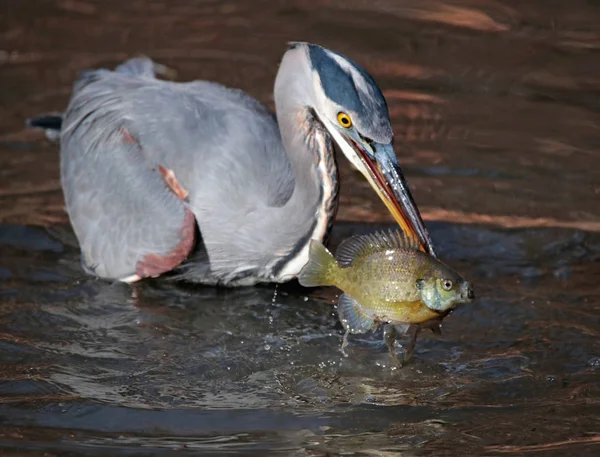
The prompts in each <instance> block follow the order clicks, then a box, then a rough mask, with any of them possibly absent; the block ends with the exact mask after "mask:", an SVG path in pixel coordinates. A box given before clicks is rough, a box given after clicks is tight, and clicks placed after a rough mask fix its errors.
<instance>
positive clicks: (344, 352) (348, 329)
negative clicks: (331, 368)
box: [340, 327, 350, 357]
mask: <svg viewBox="0 0 600 457" xmlns="http://www.w3.org/2000/svg"><path fill="white" fill-rule="evenodd" d="M349 334H350V327H348V328H347V329H346V333H344V341H342V347H341V349H340V350H341V351H342V354H344V357H348V352H346V348H347V347H348V335H349Z"/></svg>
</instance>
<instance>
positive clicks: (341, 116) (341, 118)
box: [337, 113, 352, 129]
mask: <svg viewBox="0 0 600 457" xmlns="http://www.w3.org/2000/svg"><path fill="white" fill-rule="evenodd" d="M337 120H338V122H339V123H340V125H341V126H342V127H345V128H347V129H349V128H350V127H352V119H350V116H348V115H347V114H346V113H338V115H337Z"/></svg>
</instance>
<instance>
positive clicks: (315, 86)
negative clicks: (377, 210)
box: [288, 43, 435, 255]
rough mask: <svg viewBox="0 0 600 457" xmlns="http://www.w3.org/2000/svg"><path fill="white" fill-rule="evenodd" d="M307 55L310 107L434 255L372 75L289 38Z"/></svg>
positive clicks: (297, 50) (332, 54)
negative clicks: (399, 161) (394, 144)
mask: <svg viewBox="0 0 600 457" xmlns="http://www.w3.org/2000/svg"><path fill="white" fill-rule="evenodd" d="M288 52H294V53H297V55H298V56H299V58H300V59H307V65H306V66H305V68H307V69H308V71H310V80H311V82H312V85H311V89H312V90H311V92H312V94H311V103H312V105H313V106H311V108H312V109H313V110H314V112H315V114H316V117H317V118H318V120H319V121H320V122H321V123H322V124H323V126H324V127H325V128H326V129H327V131H328V132H329V134H330V135H331V137H332V138H333V140H334V141H335V143H336V144H337V145H338V147H339V149H340V150H341V151H342V152H343V154H344V155H345V156H346V157H347V158H348V159H349V160H350V162H352V163H353V164H354V166H356V168H357V169H358V170H359V171H360V172H361V173H362V174H363V175H364V176H365V177H366V179H367V180H368V182H369V183H370V184H371V186H372V187H373V188H374V189H375V191H376V192H377V194H378V195H379V197H380V198H381V199H382V200H383V202H384V203H385V205H386V207H387V208H388V210H389V211H390V212H391V213H392V215H393V216H394V218H395V219H396V221H397V222H398V223H399V225H400V226H401V227H402V229H403V230H404V232H406V233H407V234H410V235H413V236H415V237H416V238H417V239H418V240H419V241H420V244H421V247H422V249H423V250H424V251H425V252H427V253H429V254H432V255H435V252H434V248H433V243H432V241H431V238H430V236H429V233H428V232H427V229H426V228H425V225H424V223H423V220H422V218H421V215H420V213H419V210H418V209H417V206H416V204H415V202H414V200H413V198H412V195H411V193H410V190H409V188H408V185H407V183H406V180H405V179H404V175H403V173H402V170H401V169H400V165H399V164H398V159H397V158H396V153H395V151H394V146H393V142H394V141H393V140H394V135H393V131H392V126H391V123H390V116H389V111H388V107H387V103H386V101H385V98H384V96H383V94H382V93H381V90H380V89H379V87H378V86H377V84H376V83H375V81H374V80H373V78H372V77H371V76H370V75H369V74H368V73H367V72H366V71H365V70H364V69H363V68H362V67H360V66H359V65H358V64H356V63H355V62H353V61H352V60H350V59H348V58H347V57H344V56H342V55H341V54H338V53H335V52H333V51H330V50H328V49H325V48H323V47H321V46H317V45H314V44H308V43H292V44H291V45H290V51H288Z"/></svg>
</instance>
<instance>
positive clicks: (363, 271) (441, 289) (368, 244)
mask: <svg viewBox="0 0 600 457" xmlns="http://www.w3.org/2000/svg"><path fill="white" fill-rule="evenodd" d="M298 282H299V283H300V284H301V285H302V286H304V287H319V286H335V287H337V288H338V289H340V290H341V291H342V292H343V293H342V295H341V296H340V298H339V301H338V306H337V310H338V317H339V320H340V322H341V323H342V326H343V327H344V330H345V331H346V333H345V334H344V339H343V343H342V347H341V350H342V353H343V354H344V355H345V356H347V353H346V347H347V346H348V344H349V343H348V336H349V335H350V334H361V333H367V332H369V331H372V330H375V329H377V328H378V327H379V326H381V325H383V326H384V341H385V343H386V345H387V347H388V349H389V352H390V355H391V357H392V363H393V364H394V365H397V366H398V365H399V366H403V365H404V364H406V363H407V362H408V361H409V360H410V359H411V357H412V354H413V351H414V347H415V344H416V340H417V336H418V334H419V332H420V331H421V330H422V329H424V328H429V329H430V330H432V331H433V332H434V333H436V334H439V333H441V329H440V327H441V321H442V320H443V319H444V318H445V317H446V316H447V315H448V314H450V313H451V312H452V311H453V310H454V309H455V308H456V307H457V306H458V305H460V304H465V303H470V302H472V301H473V300H474V298H475V293H474V291H473V287H472V285H471V283H470V282H469V281H466V280H465V279H464V278H463V277H462V276H461V275H460V274H459V273H457V272H456V271H455V270H453V269H452V268H450V267H449V266H448V265H446V264H445V263H443V262H441V261H440V260H439V259H437V258H435V257H432V256H430V255H428V254H426V253H424V252H422V251H421V250H420V246H419V243H418V241H417V240H416V239H415V238H413V237H411V236H408V235H406V234H405V233H404V232H402V231H398V230H389V231H387V232H385V231H379V232H374V233H371V234H367V235H356V236H353V237H351V238H348V239H346V240H344V241H343V242H342V243H341V244H340V245H339V247H338V249H337V250H336V253H335V257H334V256H333V254H332V253H331V252H330V251H329V250H328V249H327V248H326V247H325V246H324V245H323V243H321V242H320V241H319V240H315V239H313V240H311V241H310V244H309V255H308V262H307V263H306V264H305V265H304V267H303V268H302V269H301V271H300V273H299V274H298ZM406 333H407V334H409V336H410V344H409V346H408V348H407V349H406V351H405V354H404V358H403V360H400V359H398V357H397V354H396V351H395V342H396V337H397V336H398V334H406Z"/></svg>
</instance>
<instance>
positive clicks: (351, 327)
mask: <svg viewBox="0 0 600 457" xmlns="http://www.w3.org/2000/svg"><path fill="white" fill-rule="evenodd" d="M338 316H339V318H340V322H341V323H342V325H343V326H344V329H345V330H346V331H347V332H350V333H365V332H368V331H369V330H371V329H372V328H373V326H374V324H375V321H374V320H373V318H372V317H370V316H368V315H367V314H366V313H365V312H364V311H363V309H362V306H360V303H358V301H356V299H355V298H354V297H352V296H350V295H348V294H342V295H341V297H340V300H339V302H338Z"/></svg>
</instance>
